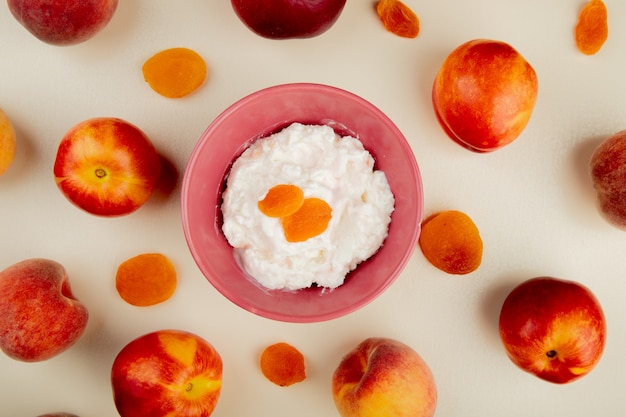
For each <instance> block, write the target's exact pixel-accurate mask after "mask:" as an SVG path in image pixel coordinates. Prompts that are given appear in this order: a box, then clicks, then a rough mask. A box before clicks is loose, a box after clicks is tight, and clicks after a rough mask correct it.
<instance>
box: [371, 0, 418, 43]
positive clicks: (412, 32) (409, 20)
mask: <svg viewBox="0 0 626 417" xmlns="http://www.w3.org/2000/svg"><path fill="white" fill-rule="evenodd" d="M376 13H377V14H378V17H379V18H380V21H381V22H382V23H383V26H384V27H385V29H387V31H389V32H391V33H393V34H395V35H398V36H400V37H403V38H416V37H417V35H418V34H419V31H420V21H419V18H418V17H417V15H416V14H415V12H414V11H413V10H411V9H410V8H409V7H408V6H407V5H406V4H404V3H402V2H401V1H400V0H380V1H379V2H378V3H376Z"/></svg>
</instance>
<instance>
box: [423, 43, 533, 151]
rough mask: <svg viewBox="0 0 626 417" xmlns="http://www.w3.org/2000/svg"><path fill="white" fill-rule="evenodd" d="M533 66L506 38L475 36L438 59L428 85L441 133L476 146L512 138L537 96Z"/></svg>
mask: <svg viewBox="0 0 626 417" xmlns="http://www.w3.org/2000/svg"><path fill="white" fill-rule="evenodd" d="M537 92H538V81H537V75H536V73H535V70H534V69H533V67H532V66H531V65H530V64H529V63H528V61H526V59H525V58H524V57H523V56H522V55H521V54H520V53H519V52H518V51H517V50H516V49H514V48H513V47H512V46H510V45H509V44H507V43H504V42H500V41H494V40H488V39H476V40H472V41H469V42H466V43H464V44H462V45H460V46H459V47H457V48H456V49H455V50H454V51H452V53H450V55H448V57H447V58H446V60H445V61H444V62H443V64H442V66H441V68H440V70H439V72H438V73H437V76H436V77H435V81H434V84H433V89H432V101H433V107H434V110H435V114H436V116H437V118H438V120H439V123H440V124H441V127H442V128H443V130H444V131H445V132H446V134H447V135H448V136H449V137H450V138H451V139H452V140H454V141H455V142H457V143H458V144H460V145H461V146H463V147H465V148H467V149H469V150H471V151H475V152H491V151H495V150H496V149H500V148H502V147H503V146H505V145H508V144H510V143H511V142H513V141H514V140H515V139H517V137H518V136H519V135H520V134H521V133H522V131H523V130H524V129H525V128H526V125H527V124H528V122H529V120H530V117H531V115H532V112H533V109H534V107H535V102H536V100H537Z"/></svg>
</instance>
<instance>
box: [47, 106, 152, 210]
mask: <svg viewBox="0 0 626 417" xmlns="http://www.w3.org/2000/svg"><path fill="white" fill-rule="evenodd" d="M160 173H161V157H160V156H159V154H158V152H157V150H156V149H155V147H154V145H152V143H151V142H150V140H149V139H148V137H147V136H146V135H145V134H144V133H143V132H142V131H141V130H139V128H137V127H136V126H134V125H132V124H130V123H128V122H126V121H124V120H121V119H116V118H111V117H102V118H94V119H89V120H86V121H84V122H81V123H79V124H77V125H76V126H74V127H73V128H71V129H70V130H69V131H68V132H67V133H66V134H65V136H64V137H63V139H62V140H61V143H60V144H59V148H58V151H57V156H56V160H55V162H54V179H55V181H56V184H57V186H58V187H59V189H60V190H61V192H62V193H63V194H64V195H65V197H67V199H68V200H70V201H71V202H72V203H74V204H75V205H76V206H78V207H80V208H82V209H83V210H85V211H87V212H89V213H91V214H95V215H99V216H121V215H126V214H130V213H132V212H133V211H135V210H137V209H138V208H139V207H141V206H142V205H143V204H144V203H145V202H146V201H147V200H148V199H149V198H150V196H151V195H152V193H153V191H154V189H155V187H156V186H157V183H158V180H159V176H160Z"/></svg>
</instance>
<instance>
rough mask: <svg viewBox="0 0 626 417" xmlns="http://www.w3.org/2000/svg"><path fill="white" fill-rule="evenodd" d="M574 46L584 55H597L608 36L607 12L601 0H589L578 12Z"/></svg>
mask: <svg viewBox="0 0 626 417" xmlns="http://www.w3.org/2000/svg"><path fill="white" fill-rule="evenodd" d="M575 36H576V46H577V47H578V50H579V51H580V52H582V53H583V54H585V55H594V54H595V53H597V52H598V51H599V50H600V48H602V45H604V42H605V41H606V40H607V38H608V36H609V23H608V12H607V9H606V5H605V4H604V2H603V1H602V0H591V1H589V2H588V3H587V4H586V5H585V7H583V9H582V10H581V11H580V14H579V15H578V22H577V23H576V28H575Z"/></svg>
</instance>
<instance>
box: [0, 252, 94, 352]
mask: <svg viewBox="0 0 626 417" xmlns="http://www.w3.org/2000/svg"><path fill="white" fill-rule="evenodd" d="M88 318H89V314H88V312H87V309H86V307H85V306H84V305H83V304H82V303H81V302H80V301H78V300H77V299H76V298H74V296H73V294H72V290H71V288H70V283H69V280H68V277H67V274H66V271H65V268H64V267H63V266H62V265H61V264H59V263H58V262H55V261H52V260H48V259H26V260H24V261H21V262H18V263H16V264H14V265H12V266H9V267H8V268H6V269H5V270H3V271H1V272H0V348H1V349H2V350H3V351H4V353H6V354H7V356H9V357H11V358H13V359H16V360H20V361H24V362H35V361H42V360H45V359H49V358H51V357H53V356H56V355H58V354H59V353H61V352H63V351H65V350H66V349H68V348H69V347H70V346H72V345H73V344H74V343H75V342H76V341H77V340H78V338H79V337H80V336H81V335H82V334H83V332H84V330H85V327H86V326H87V321H88Z"/></svg>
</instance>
